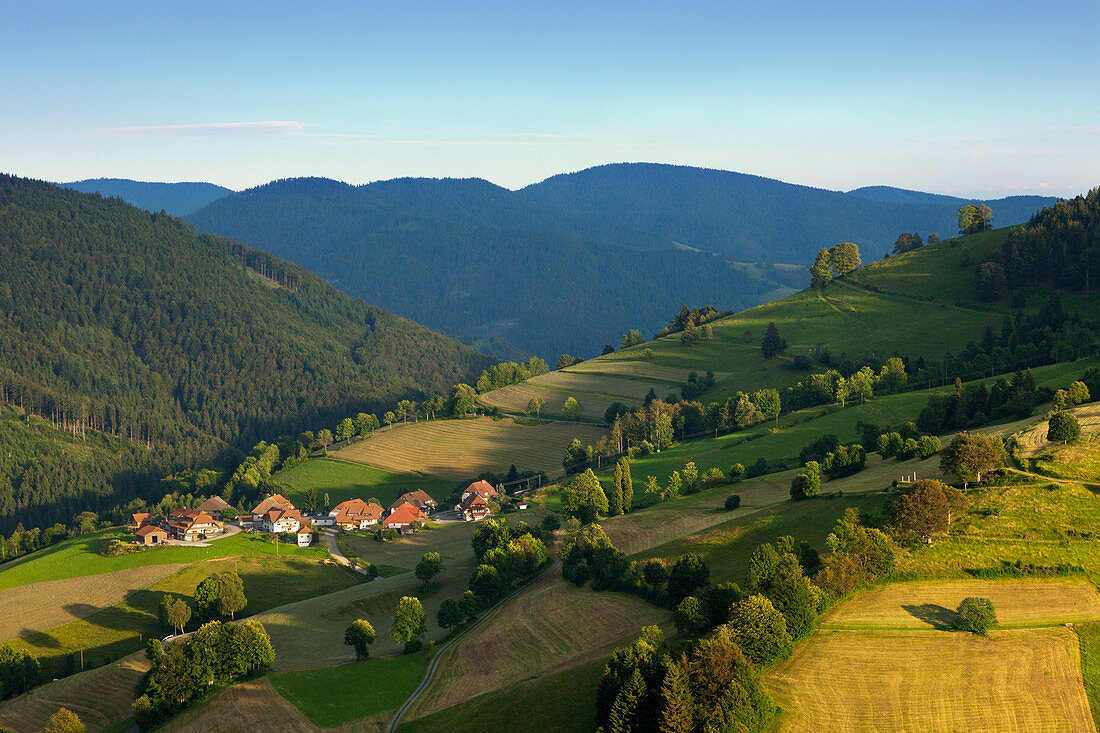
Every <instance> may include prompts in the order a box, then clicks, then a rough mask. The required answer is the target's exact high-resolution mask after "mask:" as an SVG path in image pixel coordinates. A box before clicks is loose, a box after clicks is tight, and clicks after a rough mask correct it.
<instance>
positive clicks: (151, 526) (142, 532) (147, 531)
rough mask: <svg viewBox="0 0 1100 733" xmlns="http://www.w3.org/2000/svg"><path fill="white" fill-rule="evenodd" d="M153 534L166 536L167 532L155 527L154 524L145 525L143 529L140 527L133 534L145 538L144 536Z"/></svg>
mask: <svg viewBox="0 0 1100 733" xmlns="http://www.w3.org/2000/svg"><path fill="white" fill-rule="evenodd" d="M154 532H159V533H161V534H163V535H167V534H168V533H167V532H165V531H164V530H163V529H161V528H160V527H158V526H156V525H155V524H146V525H144V526H143V527H141V528H140V529H138V531H137V532H135V533H134V534H136V535H137V536H138V537H145V536H148V535H151V534H153V533H154Z"/></svg>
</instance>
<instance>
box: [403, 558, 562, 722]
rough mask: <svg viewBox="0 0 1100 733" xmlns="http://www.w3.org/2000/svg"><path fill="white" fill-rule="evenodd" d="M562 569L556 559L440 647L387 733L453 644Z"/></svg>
mask: <svg viewBox="0 0 1100 733" xmlns="http://www.w3.org/2000/svg"><path fill="white" fill-rule="evenodd" d="M560 567H561V560H557V559H555V560H554V562H553V563H552V564H551V565H550V567H548V568H546V570H544V571H542V572H541V573H539V574H538V575H537V576H536V577H535V578H534V580H532V581H531V582H530V583H527V584H526V585H524V586H523V587H521V588H517V589H516V590H515V591H513V592H512V593H511V594H509V595H507V596H505V597H504V598H502V599H501V600H500V602H499V603H497V604H496V605H495V606H493V607H492V608H490V609H489V610H488V611H487V612H486V613H485V614H484V615H482V616H481V618H479V619H477V620H476V621H474V622H473V623H472V624H470V625H469V626H467V627H466V628H465V629H463V630H462V633H460V634H459V635H458V636H456V637H454V638H453V639H451V640H450V641H448V642H447V643H446V644H444V645H443V646H441V647H439V650H438V651H437V652H436V653H435V656H433V657H432V659H431V661H430V662H428V669H427V671H426V672H425V673H424V679H423V680H421V682H420V686H419V687H417V688H416V689H415V690H413V693H412V694H411V695H409V699H408V700H406V701H405V702H404V703H403V704H402V705H401V707H400V708H398V709H397V712H396V713H395V714H394V716H393V718H392V719H391V720H390V724H389V725H387V726H386V733H395V732H396V731H397V729H398V727H399V726H400V725H401V719H402V718H403V717H405V713H407V712H408V711H409V708H410V707H412V704H413V703H414V702H416V700H417V698H419V697H420V695H421V694H423V692H424V690H426V689H428V685H430V684H431V683H432V680H433V679H434V678H435V670H436V669H437V668H438V667H439V663H440V661H442V659H443V655H444V654H445V653H446V652H447V650H448V649H450V648H451V645H452V644H454V643H455V642H456V641H458V640H459V639H461V638H462V637H464V636H466V634H468V633H470V632H471V631H473V630H474V629H476V628H477V627H479V626H481V625H482V624H483V623H485V622H486V621H488V620H489V619H490V618H492V617H493V616H494V615H495V614H496V613H497V611H499V610H500V609H501V608H502V607H503V606H504V604H505V603H507V602H508V601H510V600H512V599H513V598H516V597H517V596H521V595H523V594H524V593H527V592H528V591H530V590H531V589H532V588H534V587H535V586H536V585H537V584H538V583H539V582H541V581H543V580H545V579H546V578H548V577H550V575H551V574H553V572H554V571H555V570H557V569H558V568H560Z"/></svg>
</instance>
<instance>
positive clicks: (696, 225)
mask: <svg viewBox="0 0 1100 733" xmlns="http://www.w3.org/2000/svg"><path fill="white" fill-rule="evenodd" d="M521 193H522V194H523V195H525V196H527V197H528V198H530V199H531V200H532V201H535V202H537V203H539V204H541V205H543V206H548V207H552V208H555V209H559V210H561V211H564V212H568V213H570V214H572V215H574V216H579V217H583V218H585V219H590V220H594V221H600V222H603V223H605V224H611V225H617V226H622V227H629V228H632V229H638V230H641V231H645V232H650V233H652V234H655V235H658V236H661V237H666V238H669V239H672V240H675V241H677V242H680V243H682V244H686V245H689V246H691V247H696V248H699V249H703V250H707V251H709V252H715V253H717V254H721V255H725V256H727V257H732V258H734V259H738V260H746V261H761V260H764V261H771V262H790V263H804V264H809V263H810V262H811V261H812V260H813V256H814V253H816V252H817V250H818V249H819V248H821V247H822V246H830V245H833V244H836V243H837V242H855V243H856V244H858V245H859V247H860V249H861V250H863V252H864V259H865V260H870V259H877V258H879V257H881V256H882V255H883V254H885V253H886V252H888V251H889V250H890V248H891V247H892V246H893V244H894V241H895V239H896V238H897V236H898V234H899V233H901V232H920V233H922V234H924V235H927V234H929V233H930V232H937V233H938V234H939V235H940V237H941V238H946V237H949V236H951V235H953V234H955V232H957V231H958V224H957V222H956V218H955V215H956V212H957V210H958V208H959V206H961V205H963V204H965V203H974V202H973V201H970V200H963V199H955V198H952V197H949V196H943V197H939V196H935V195H932V194H921V193H919V192H915V191H902V190H901V189H888V188H886V187H874V188H868V189H857V190H856V191H853V192H851V193H847V194H845V193H841V192H839V191H826V190H823V189H819V188H810V187H808V186H798V185H794V184H790V183H784V182H782V181H776V180H772V179H770V178H762V177H760V176H751V175H746V174H743V173H734V172H732V171H721V170H710V169H704V168H691V167H687V166H674V165H659V164H655V163H630V164H627V163H624V164H616V165H604V166H599V167H596V168H588V169H586V170H583V171H579V172H577V173H566V174H561V175H557V176H553V177H551V178H548V179H546V180H545V181H542V182H541V183H536V184H534V185H531V186H528V187H527V188H524V189H522V191H521ZM1053 202H1054V199H1052V198H1042V197H1038V196H1022V197H1013V198H1007V199H1001V200H999V201H987V202H985V203H986V204H988V205H989V206H990V208H992V209H993V221H994V226H998V227H1001V226H1007V225H1010V224H1018V223H1020V222H1023V221H1026V220H1027V219H1028V217H1030V216H1031V215H1032V214H1034V213H1035V212H1036V211H1038V210H1039V209H1040V208H1042V207H1043V206H1049V205H1050V204H1052V203H1053Z"/></svg>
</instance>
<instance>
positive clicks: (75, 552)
mask: <svg viewBox="0 0 1100 733" xmlns="http://www.w3.org/2000/svg"><path fill="white" fill-rule="evenodd" d="M113 538H118V539H123V540H130V539H133V536H132V535H130V534H128V533H127V532H126V531H125V530H123V529H118V528H116V529H107V530H102V531H99V532H94V533H92V534H86V535H82V536H80V537H76V538H74V539H71V540H65V541H64V542H59V543H58V544H56V545H53V546H52V547H47V548H45V549H43V550H38V551H37V552H33V553H31V554H29V555H24V556H23V557H20V558H17V559H16V560H13V561H11V562H9V563H5V564H4V565H0V568H2V569H0V589H4V588H15V587H18V586H20V585H26V584H27V583H40V582H43V581H47V580H61V579H65V578H80V577H84V576H89V575H100V574H102V573H109V572H112V571H115V570H125V569H128V568H136V567H143V566H146V565H165V564H185V563H193V562H200V561H202V560H213V559H217V558H220V557H238V556H244V555H275V545H274V544H273V543H272V542H271V539H270V537H268V536H262V535H250V534H245V533H243V532H241V533H238V534H235V535H233V536H232V537H225V538H223V539H220V540H215V541H213V542H211V543H210V544H209V545H208V546H207V547H184V546H180V545H165V546H163V547H156V548H152V549H149V550H145V551H142V552H135V553H132V554H127V555H119V556H117V557H106V556H104V555H102V554H100V549H101V548H102V547H103V546H104V545H105V544H106V543H107V541H109V540H110V539H113ZM279 554H280V555H282V556H283V557H300V558H312V559H316V560H321V559H323V558H325V557H328V553H327V552H326V551H325V550H323V549H320V548H318V547H298V546H297V545H286V544H284V545H282V546H280V548H279Z"/></svg>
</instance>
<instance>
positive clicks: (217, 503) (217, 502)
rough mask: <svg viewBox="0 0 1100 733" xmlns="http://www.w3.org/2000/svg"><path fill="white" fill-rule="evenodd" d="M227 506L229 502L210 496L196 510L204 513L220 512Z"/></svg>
mask: <svg viewBox="0 0 1100 733" xmlns="http://www.w3.org/2000/svg"><path fill="white" fill-rule="evenodd" d="M228 506H229V502H228V501H226V500H225V499H223V498H221V497H220V496H211V497H210V498H209V499H207V500H206V501H204V502H203V503H201V504H199V506H198V508H199V509H200V510H201V511H204V512H209V511H215V512H220V511H221V510H222V509H225V508H226V507H228Z"/></svg>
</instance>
